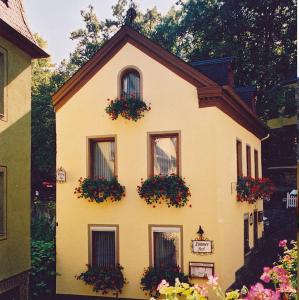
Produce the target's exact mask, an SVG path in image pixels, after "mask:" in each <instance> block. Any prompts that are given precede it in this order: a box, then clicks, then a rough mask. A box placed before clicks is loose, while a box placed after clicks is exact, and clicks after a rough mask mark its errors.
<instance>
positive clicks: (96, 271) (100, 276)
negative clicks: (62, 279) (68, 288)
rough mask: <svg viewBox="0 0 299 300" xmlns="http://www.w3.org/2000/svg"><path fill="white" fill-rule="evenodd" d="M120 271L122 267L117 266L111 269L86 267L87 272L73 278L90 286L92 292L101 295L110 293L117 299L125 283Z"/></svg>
mask: <svg viewBox="0 0 299 300" xmlns="http://www.w3.org/2000/svg"><path fill="white" fill-rule="evenodd" d="M122 270H123V267H122V266H121V265H119V264H117V265H116V266H113V267H99V266H90V265H87V271H85V272H83V273H81V274H80V275H78V276H75V278H76V279H77V280H82V281H84V282H85V284H87V285H91V286H92V290H93V291H94V292H97V293H98V292H101V293H102V295H105V294H108V293H109V292H111V293H112V294H113V295H115V297H118V295H119V294H121V292H122V289H123V287H124V285H125V284H126V283H127V280H126V278H125V277H124V274H123V272H122Z"/></svg>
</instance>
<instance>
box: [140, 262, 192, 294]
mask: <svg viewBox="0 0 299 300" xmlns="http://www.w3.org/2000/svg"><path fill="white" fill-rule="evenodd" d="M176 278H177V279H178V280H180V282H184V283H190V282H189V277H188V275H186V274H184V273H183V272H182V271H181V270H180V267H178V266H174V267H159V268H156V267H148V268H146V269H145V270H144V272H143V274H142V278H141V281H140V285H141V289H142V290H143V291H145V292H148V293H149V295H150V296H152V297H157V296H159V291H158V286H159V284H160V282H161V281H162V280H166V281H167V282H169V284H172V285H174V284H175V281H176Z"/></svg>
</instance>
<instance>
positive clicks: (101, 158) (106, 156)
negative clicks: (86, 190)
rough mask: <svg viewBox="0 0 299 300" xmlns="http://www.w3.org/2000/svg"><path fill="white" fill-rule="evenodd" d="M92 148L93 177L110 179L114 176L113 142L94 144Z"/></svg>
mask: <svg viewBox="0 0 299 300" xmlns="http://www.w3.org/2000/svg"><path fill="white" fill-rule="evenodd" d="M92 146H93V151H92V153H93V176H94V177H104V178H106V179H108V180H109V179H111V178H112V177H113V176H114V161H115V143H114V141H108V142H96V143H93V144H92Z"/></svg>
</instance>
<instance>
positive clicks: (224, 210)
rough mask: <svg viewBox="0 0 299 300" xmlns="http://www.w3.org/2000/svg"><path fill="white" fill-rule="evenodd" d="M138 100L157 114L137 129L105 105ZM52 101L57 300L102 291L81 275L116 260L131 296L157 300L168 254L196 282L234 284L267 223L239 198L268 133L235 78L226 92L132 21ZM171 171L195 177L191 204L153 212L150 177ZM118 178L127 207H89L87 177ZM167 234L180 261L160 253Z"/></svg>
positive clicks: (255, 171) (256, 207)
mask: <svg viewBox="0 0 299 300" xmlns="http://www.w3.org/2000/svg"><path fill="white" fill-rule="evenodd" d="M228 78H229V76H228ZM128 93H133V94H135V95H137V98H141V99H144V100H145V101H147V103H148V104H149V103H150V106H151V110H149V111H145V112H144V117H142V118H140V119H138V120H137V122H134V121H132V120H127V119H125V118H122V117H119V118H117V119H116V120H112V119H111V118H110V117H109V115H108V114H107V113H106V111H105V109H106V107H107V105H108V104H109V103H110V102H107V99H108V98H109V99H112V98H115V97H121V96H123V97H124V99H125V96H124V95H127V94H128ZM53 103H54V106H55V111H56V130H57V168H58V169H60V173H59V176H60V177H59V179H60V180H61V182H60V183H58V185H57V222H58V224H57V272H58V273H59V274H60V275H59V276H57V287H56V289H57V294H58V295H59V296H60V298H59V299H72V296H74V295H85V296H86V297H87V298H88V296H101V294H99V293H96V292H93V291H92V287H91V286H89V285H85V284H84V282H82V281H79V280H76V278H75V276H78V275H79V274H80V273H82V272H84V271H85V270H86V264H91V265H99V266H102V265H103V266H105V263H106V262H107V261H109V262H110V263H111V264H116V263H120V264H121V265H122V266H123V267H124V270H123V272H124V275H125V277H126V279H127V281H128V283H127V284H126V285H125V286H124V288H123V291H122V294H121V295H120V297H122V298H127V299H147V298H148V296H147V295H145V293H144V292H143V291H142V290H141V289H140V279H141V276H142V273H143V271H144V268H146V267H148V266H150V265H152V266H156V264H158V263H161V264H162V263H166V262H167V260H169V259H170V260H171V262H172V263H173V264H175V265H178V266H179V267H180V268H181V270H182V271H183V272H184V273H186V274H189V272H191V273H192V274H190V275H192V277H193V278H192V281H193V282H197V281H198V282H201V283H204V282H205V281H206V279H205V278H202V279H201V277H206V276H207V275H209V274H212V273H214V274H217V275H219V276H220V282H221V284H222V286H223V287H224V288H227V287H229V286H230V285H231V284H232V283H233V282H234V280H235V272H236V271H237V270H238V269H239V268H241V267H242V266H243V265H244V261H245V257H246V255H248V253H249V252H250V250H251V249H252V248H254V246H256V245H257V243H258V239H260V238H261V237H262V233H263V224H262V222H258V220H257V212H258V211H262V210H263V204H262V201H261V200H259V201H257V202H256V203H255V204H248V203H246V202H243V203H240V202H237V201H236V190H235V187H236V182H237V175H242V174H244V175H245V174H247V175H249V176H250V175H251V173H252V175H251V176H255V177H261V174H262V170H261V139H263V138H264V137H266V136H267V130H266V128H265V127H264V125H263V124H262V123H261V122H260V121H259V120H258V119H257V117H256V115H255V113H254V112H253V111H252V109H251V108H250V107H249V106H248V105H247V104H246V103H245V102H244V101H243V100H242V99H241V98H240V97H239V96H238V94H237V93H236V92H235V90H234V87H233V83H232V80H228V83H227V84H225V85H222V86H221V85H219V84H218V83H216V82H215V81H213V80H211V79H210V78H208V77H207V76H205V75H203V73H202V72H200V71H199V70H198V69H197V68H196V66H194V67H193V66H191V65H189V64H187V63H185V62H184V61H182V60H180V59H179V58H177V57H176V56H174V55H172V54H171V53H169V52H168V51H166V50H165V49H163V48H162V47H160V46H159V45H157V44H156V43H154V42H152V41H151V40H149V39H147V38H146V37H144V36H142V35H141V34H139V33H138V32H136V31H134V30H133V29H131V28H130V27H129V26H124V27H122V28H121V29H120V30H119V31H118V32H117V33H116V34H115V35H114V36H113V37H112V38H111V39H110V40H109V41H108V42H107V43H106V44H105V45H104V46H103V47H102V48H101V49H100V50H99V51H98V52H97V53H96V55H95V56H94V57H93V58H92V59H91V60H90V61H89V62H87V63H86V64H85V65H84V66H83V67H82V68H81V69H80V70H79V71H78V72H77V73H76V74H75V75H74V76H73V77H72V78H71V79H70V80H69V81H67V82H66V83H65V85H64V86H62V87H61V88H60V89H59V90H58V91H57V93H56V94H55V95H54V96H53ZM112 117H113V116H112ZM64 171H65V173H64ZM171 173H174V174H176V175H179V176H182V177H183V178H185V181H186V184H187V185H188V187H189V189H190V192H191V196H190V197H189V202H188V205H185V206H183V207H178V208H176V207H172V206H171V207H168V206H167V205H166V204H165V203H162V204H159V201H158V203H157V204H155V205H148V204H147V203H146V202H145V201H144V200H143V199H142V198H140V196H139V194H138V191H137V186H139V185H140V184H141V179H142V178H143V180H146V179H147V178H149V177H151V176H152V175H159V174H162V175H164V176H167V175H170V174H171ZM64 175H66V176H65V178H64ZM113 175H115V176H117V179H118V181H119V183H120V184H121V185H123V186H125V196H124V197H123V198H122V200H121V201H115V202H111V201H109V200H108V201H105V202H103V203H96V202H89V201H87V200H86V199H82V198H79V199H78V197H77V195H76V194H74V190H75V188H77V187H78V179H79V178H80V177H82V178H87V177H91V178H92V177H96V176H100V177H104V178H106V179H110V178H111V177H112V176H113ZM170 176H171V175H170ZM64 179H65V180H64ZM161 202H163V201H162V199H161ZM153 206H154V207H153ZM251 224H252V225H251ZM199 226H201V227H202V229H203V230H204V236H203V238H206V239H208V240H209V241H212V249H211V248H210V251H208V250H207V251H206V252H210V253H197V252H201V251H203V252H204V251H205V250H195V248H196V246H194V247H195V248H192V247H191V244H192V240H196V238H199V237H200V235H198V230H199ZM165 239H170V240H171V241H172V242H171V245H172V246H171V249H172V250H171V251H173V252H172V253H171V257H170V258H169V256H167V255H168V254H169V253H168V252H167V251H168V250H165V249H164V250H165V251H166V254H167V255H166V254H165V255H164V254H163V253H162V252H163V251H164V250H163V249H162V248H163V243H164V242H165ZM208 246H209V247H210V246H211V244H210V242H208ZM199 248H200V247H199ZM167 257H168V258H167ZM204 264H206V265H204ZM205 266H206V268H205ZM200 268H201V269H200ZM195 277H199V278H195ZM108 296H112V295H111V294H110V295H108ZM87 298H86V299H87ZM84 299H85V298H84ZM92 299H94V298H92Z"/></svg>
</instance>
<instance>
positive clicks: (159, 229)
mask: <svg viewBox="0 0 299 300" xmlns="http://www.w3.org/2000/svg"><path fill="white" fill-rule="evenodd" d="M149 231H150V265H151V266H154V261H155V257H154V232H179V233H180V241H179V249H178V252H179V253H178V257H179V261H178V266H179V267H180V268H181V270H183V226H180V225H171V226H170V225H165V226H162V225H149Z"/></svg>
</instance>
